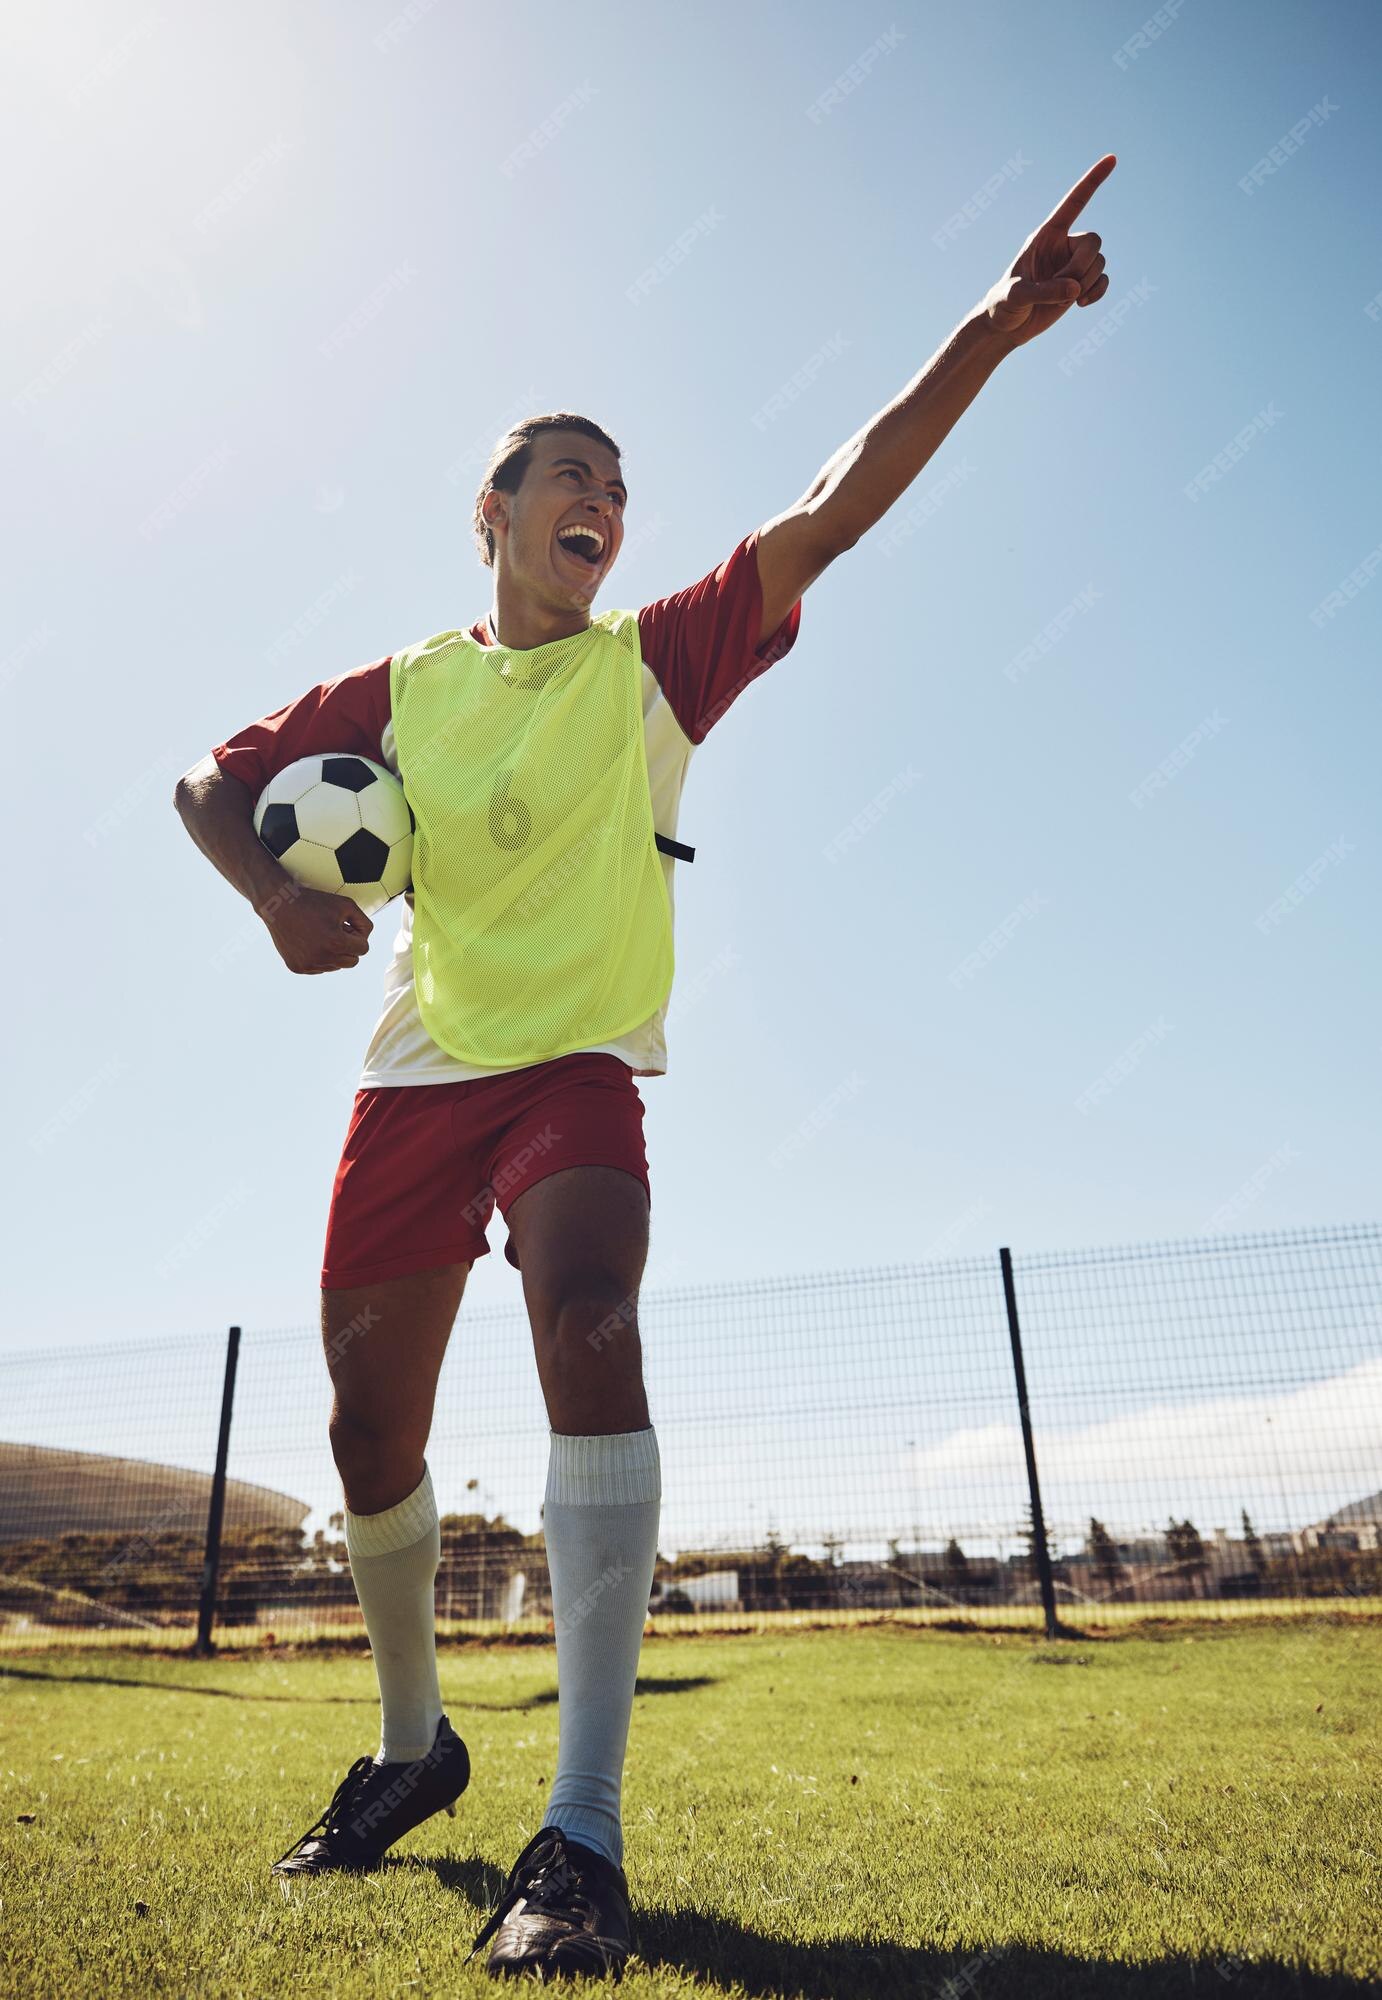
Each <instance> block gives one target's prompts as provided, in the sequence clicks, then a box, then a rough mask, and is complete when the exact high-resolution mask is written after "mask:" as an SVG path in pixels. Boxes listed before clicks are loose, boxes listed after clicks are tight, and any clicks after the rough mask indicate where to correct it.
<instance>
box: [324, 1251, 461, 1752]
mask: <svg viewBox="0 0 1382 2000" xmlns="http://www.w3.org/2000/svg"><path fill="white" fill-rule="evenodd" d="M469 1270H470V1266H469V1264H448V1265H445V1266H443V1267H442V1268H440V1269H438V1270H433V1271H418V1272H415V1273H412V1274H411V1275H409V1276H407V1277H402V1278H390V1279H387V1280H385V1281H382V1282H380V1283H377V1284H373V1285H361V1286H357V1287H353V1288H351V1289H348V1290H323V1292H322V1295H321V1298H322V1340H323V1344H324V1346H325V1350H326V1359H327V1366H328V1368H329V1369H330V1371H331V1381H332V1386H333V1388H334V1390H335V1396H334V1400H333V1404H332V1410H331V1449H332V1452H333V1454H334V1456H335V1460H336V1466H337V1470H338V1471H339V1472H340V1475H341V1484H342V1487H343V1489H344V1492H345V1503H346V1546H347V1548H348V1549H349V1551H350V1568H351V1575H352V1577H353V1579H354V1582H355V1589H356V1594H357V1595H358V1597H359V1599H360V1608H361V1610H362V1611H363V1613H364V1617H365V1629H366V1631H367V1632H368V1634H369V1642H370V1649H371V1652H372V1653H373V1655H374V1665H375V1671H376V1673H377V1674H378V1677H379V1695H380V1709H381V1726H380V1745H379V1759H378V1761H380V1762H388V1763H391V1764H394V1763H412V1762H413V1761H415V1760H416V1759H418V1758H420V1757H425V1756H426V1755H427V1753H428V1752H429V1751H430V1750H431V1748H432V1745H433V1740H434V1738H435V1736H436V1731H437V1725H438V1723H439V1721H440V1719H441V1714H442V1701H441V1691H440V1688H439V1685H438V1680H437V1652H436V1605H435V1589H436V1577H437V1564H438V1561H439V1559H440V1554H441V1537H440V1531H439V1529H438V1526H437V1509H436V1502H435V1499H434V1498H433V1494H432V1480H431V1474H430V1472H429V1471H428V1468H427V1462H426V1457H425V1452H426V1447H427V1438H428V1434H429V1432H430V1430H431V1427H432V1409H433V1404H434V1402H435V1399H436V1388H437V1377H438V1374H439V1372H440V1370H441V1364H442V1358H443V1356H444V1355H445V1353H446V1344H447V1341H448V1339H449V1338H450V1334H451V1327H452V1323H453V1321H454V1320H455V1317H456V1312H457V1308H458V1307H459V1305H460V1302H461V1295H462V1293H463V1291H464V1289H465V1281H466V1275H467V1273H468V1272H469Z"/></svg>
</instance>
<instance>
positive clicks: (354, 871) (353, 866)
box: [254, 753, 414, 916]
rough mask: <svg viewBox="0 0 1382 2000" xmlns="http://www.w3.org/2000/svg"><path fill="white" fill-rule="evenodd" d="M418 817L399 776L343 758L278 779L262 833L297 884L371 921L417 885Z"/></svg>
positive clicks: (260, 814) (263, 799)
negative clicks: (350, 905) (347, 901)
mask: <svg viewBox="0 0 1382 2000" xmlns="http://www.w3.org/2000/svg"><path fill="white" fill-rule="evenodd" d="M413 826H414V820H413V814H412V808H411V807H410V806H409V804H408V801H407V799H406V798H405V797H404V795H403V787H402V785H401V784H400V783H399V782H398V779H397V778H396V777H395V776H394V775H393V773H392V771H388V770H386V769H385V768H384V766H383V765H382V764H376V763H373V762H372V761H371V759H370V758H368V757H358V756H356V755H354V753H349V754H346V753H342V754H341V755H340V756H332V757H300V758H299V759H298V761H297V763H296V764H288V765H286V766H285V767H284V769H283V770H281V771H279V772H278V773H277V774H276V775H275V776H274V777H272V778H270V780H269V782H268V784H267V785H265V787H264V789H263V791H262V792H261V793H260V794H259V798H258V801H257V802H256V805H255V808H254V830H255V832H256V833H257V834H258V835H259V838H260V839H261V840H262V841H263V843H264V845H265V846H266V847H267V848H268V850H269V852H270V854H272V855H274V856H275V857H276V858H277V859H278V860H279V861H281V862H282V864H283V866H284V867H285V868H286V869H287V871H288V873H289V874H290V875H291V876H292V878H293V880H294V881H295V882H301V883H302V884H303V886H304V887H305V888H308V889H325V890H328V891H330V892H332V893H333V894H335V895H341V896H349V897H350V898H351V899H352V900H353V901H354V902H356V903H358V904H359V905H360V908H361V909H362V910H363V911H364V912H365V915H366V916H373V914H374V912H375V911H376V910H382V909H383V907H384V905H385V903H389V902H392V900H393V898H394V897H395V896H401V895H402V893H403V891H404V890H405V889H407V888H410V887H411V886H412V877H413Z"/></svg>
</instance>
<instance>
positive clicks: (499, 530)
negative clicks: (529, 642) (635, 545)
mask: <svg viewBox="0 0 1382 2000" xmlns="http://www.w3.org/2000/svg"><path fill="white" fill-rule="evenodd" d="M626 497H627V496H626V493H625V489H624V482H623V478H622V476H621V474H620V471H619V460H618V459H617V458H616V457H615V455H614V453H613V452H612V451H609V450H608V449H607V448H606V447H605V446H604V445H601V444H597V443H596V441H595V439H594V438H588V437H586V435H585V433H584V432H583V431H542V432H540V433H539V434H538V436H537V437H536V438H534V440H533V444H532V454H531V456H530V458H529V461H528V469H527V471H526V472H525V473H524V475H523V480H522V483H521V485H520V486H519V489H518V491H517V493H497V492H491V493H488V494H486V496H485V501H484V507H483V513H484V517H485V519H486V520H487V521H488V522H489V525H490V527H491V528H492V529H493V530H494V546H495V562H496V564H498V563H499V562H500V561H501V560H502V562H503V564H504V571H505V575H506V577H508V578H510V579H512V580H513V581H514V582H516V583H518V584H520V585H521V587H522V590H523V594H524V596H525V597H527V598H530V599H531V600H533V601H534V602H536V603H540V604H544V605H549V606H551V607H552V608H553V609H554V610H557V609H560V610H563V611H582V610H585V609H586V608H587V607H588V606H589V604H590V603H591V601H592V599H593V598H594V596H595V593H596V591H597V590H598V589H599V587H600V585H601V583H603V581H604V579H605V576H606V574H607V573H608V571H609V569H610V566H611V565H612V563H613V562H614V559H615V557H616V556H617V555H618V553H619V550H620V547H621V545H622V543H623V540H624V502H625V499H626ZM579 529H584V530H586V532H585V533H578V532H576V531H577V530H579ZM597 538H598V539H597Z"/></svg>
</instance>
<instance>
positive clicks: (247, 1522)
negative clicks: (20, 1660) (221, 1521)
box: [0, 1443, 312, 1543]
mask: <svg viewBox="0 0 1382 2000" xmlns="http://www.w3.org/2000/svg"><path fill="white" fill-rule="evenodd" d="M210 1501H211V1474H210V1473H209V1472H189V1471H188V1470H187V1469H186V1468H185V1467H183V1466H180V1465H159V1464H156V1463H153V1462H151V1461H149V1460H146V1459H141V1458H111V1457H108V1456H107V1455H106V1454H105V1453H103V1452H89V1451H60V1450H57V1449H55V1448H54V1447H53V1446H51V1445H42V1444H3V1443H0V1543H4V1542H46V1541H55V1540H56V1539H57V1537H58V1536H59V1535H66V1534H73V1533H78V1534H87V1535H93V1534H97V1535H98V1534H130V1535H164V1534H173V1533H182V1534H194V1535H200V1534H202V1533H204V1532H205V1529H206V1516H207V1509H208V1507H209V1505H210ZM311 1511H312V1509H311V1507H310V1505H309V1504H308V1502H307V1501H305V1500H295V1499H294V1498H293V1497H292V1495H291V1494H288V1493H276V1492H274V1491H273V1489H272V1488H271V1487H268V1486H253V1485H251V1484H250V1482H249V1481H248V1480H245V1479H227V1481H226V1509H225V1529H226V1532H227V1534H234V1533H236V1532H238V1531H241V1530H245V1529H251V1528H300V1527H301V1526H302V1524H303V1522H304V1521H305V1520H306V1519H307V1516H308V1515H309V1514H310V1513H311Z"/></svg>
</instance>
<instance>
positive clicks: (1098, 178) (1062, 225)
mask: <svg viewBox="0 0 1382 2000" xmlns="http://www.w3.org/2000/svg"><path fill="white" fill-rule="evenodd" d="M1117 165H1118V156H1117V154H1116V153H1105V154H1104V157H1103V159H1102V160H1097V161H1096V162H1095V164H1094V165H1093V166H1092V167H1091V168H1090V170H1089V172H1088V173H1087V174H1086V175H1085V176H1084V178H1083V179H1082V180H1078V181H1076V183H1075V185H1074V187H1072V188H1071V190H1070V192H1069V194H1068V195H1067V196H1066V197H1065V200H1064V201H1063V202H1061V204H1060V206H1059V207H1058V208H1053V209H1052V211H1051V213H1050V215H1049V216H1048V217H1047V218H1046V221H1045V222H1044V223H1043V225H1042V227H1043V228H1045V229H1050V228H1053V227H1054V228H1057V229H1063V230H1065V231H1067V232H1068V231H1069V228H1070V225H1071V223H1072V222H1073V221H1074V220H1075V217H1076V216H1077V215H1078V214H1079V212H1080V210H1081V209H1082V208H1083V207H1084V205H1085V203H1086V202H1087V201H1088V200H1089V197H1090V196H1091V195H1092V194H1093V192H1094V190H1095V189H1096V188H1097V187H1101V186H1102V185H1103V183H1104V182H1105V181H1106V180H1107V179H1108V177H1109V175H1110V174H1111V173H1112V172H1113V170H1114V168H1115V167H1116V166H1117Z"/></svg>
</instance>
